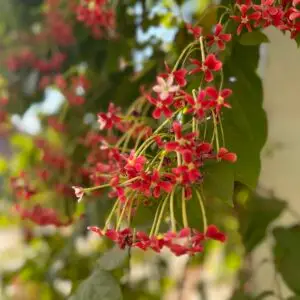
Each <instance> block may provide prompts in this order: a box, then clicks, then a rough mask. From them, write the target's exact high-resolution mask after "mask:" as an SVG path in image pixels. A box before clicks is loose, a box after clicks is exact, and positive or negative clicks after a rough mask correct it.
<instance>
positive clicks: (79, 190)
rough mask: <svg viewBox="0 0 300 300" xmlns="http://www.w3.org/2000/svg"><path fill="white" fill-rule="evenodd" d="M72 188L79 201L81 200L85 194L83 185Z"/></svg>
mask: <svg viewBox="0 0 300 300" xmlns="http://www.w3.org/2000/svg"><path fill="white" fill-rule="evenodd" d="M72 189H73V190H74V192H75V195H76V197H77V199H78V202H80V201H81V200H82V198H83V195H84V190H83V188H82V187H80V186H72Z"/></svg>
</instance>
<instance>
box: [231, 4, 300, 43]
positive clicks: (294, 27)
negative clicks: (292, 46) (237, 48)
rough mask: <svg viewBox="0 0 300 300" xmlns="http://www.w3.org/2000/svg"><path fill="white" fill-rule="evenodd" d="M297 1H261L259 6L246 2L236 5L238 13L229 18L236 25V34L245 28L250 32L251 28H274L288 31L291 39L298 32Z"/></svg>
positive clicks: (299, 28) (298, 14)
mask: <svg viewBox="0 0 300 300" xmlns="http://www.w3.org/2000/svg"><path fill="white" fill-rule="evenodd" d="M298 5H299V1H296V0H294V1H279V2H277V1H274V0H261V3H260V4H253V3H252V1H246V3H244V4H238V10H239V12H238V13H237V14H236V15H233V16H231V18H232V19H233V20H235V21H236V22H237V23H238V28H237V34H238V35H239V34H241V32H242V30H243V29H244V28H246V30H247V31H249V32H251V31H252V29H253V28H259V27H263V28H265V27H268V26H271V25H272V26H275V27H277V28H278V29H279V30H281V31H284V32H285V31H289V32H290V34H291V38H292V39H293V38H295V37H296V36H297V35H298V33H299V32H300V20H299V18H300V10H299V8H298Z"/></svg>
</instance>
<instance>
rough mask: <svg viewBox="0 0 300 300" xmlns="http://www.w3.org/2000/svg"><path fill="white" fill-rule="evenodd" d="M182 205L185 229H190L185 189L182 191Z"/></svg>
mask: <svg viewBox="0 0 300 300" xmlns="http://www.w3.org/2000/svg"><path fill="white" fill-rule="evenodd" d="M181 203H182V221H183V227H184V228H188V227H189V223H188V218H187V213H186V199H185V194H184V189H182V197H181Z"/></svg>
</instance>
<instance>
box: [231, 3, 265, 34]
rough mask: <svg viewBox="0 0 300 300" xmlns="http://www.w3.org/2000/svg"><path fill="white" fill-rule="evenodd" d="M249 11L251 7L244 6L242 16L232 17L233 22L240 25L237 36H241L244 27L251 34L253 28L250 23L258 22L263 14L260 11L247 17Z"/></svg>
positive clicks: (242, 6) (241, 7) (241, 9)
mask: <svg viewBox="0 0 300 300" xmlns="http://www.w3.org/2000/svg"><path fill="white" fill-rule="evenodd" d="M249 9H250V6H248V5H245V4H242V5H241V6H240V11H241V15H240V16H230V17H231V18H232V19H233V20H235V21H236V22H238V23H240V24H239V26H238V28H237V35H240V34H241V32H242V30H243V28H244V27H246V28H247V30H248V31H249V32H251V31H252V27H251V24H250V22H251V21H252V20H254V21H258V20H259V19H260V18H261V13H260V12H258V11H257V12H254V13H251V14H248V15H247V13H248V10H249Z"/></svg>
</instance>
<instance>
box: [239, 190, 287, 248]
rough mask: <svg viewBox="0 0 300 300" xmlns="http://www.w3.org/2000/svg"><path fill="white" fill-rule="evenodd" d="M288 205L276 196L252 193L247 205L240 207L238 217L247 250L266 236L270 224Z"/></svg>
mask: <svg viewBox="0 0 300 300" xmlns="http://www.w3.org/2000/svg"><path fill="white" fill-rule="evenodd" d="M285 207H286V203H285V202H284V201H282V200H279V199H275V198H271V199H268V198H263V197H260V196H258V195H255V194H253V195H250V197H249V199H248V200H247V203H246V205H245V207H240V209H239V212H238V218H239V222H240V233H241V235H242V239H243V244H244V246H245V249H246V252H247V253H249V252H251V251H252V250H253V249H254V248H255V247H256V246H257V245H258V244H259V243H260V242H261V241H262V240H263V239H264V237H265V236H266V231H267V229H268V226H269V225H270V223H271V222H272V221H274V220H275V219H276V218H277V217H278V216H279V215H280V214H281V212H282V211H283V209H284V208H285Z"/></svg>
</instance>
